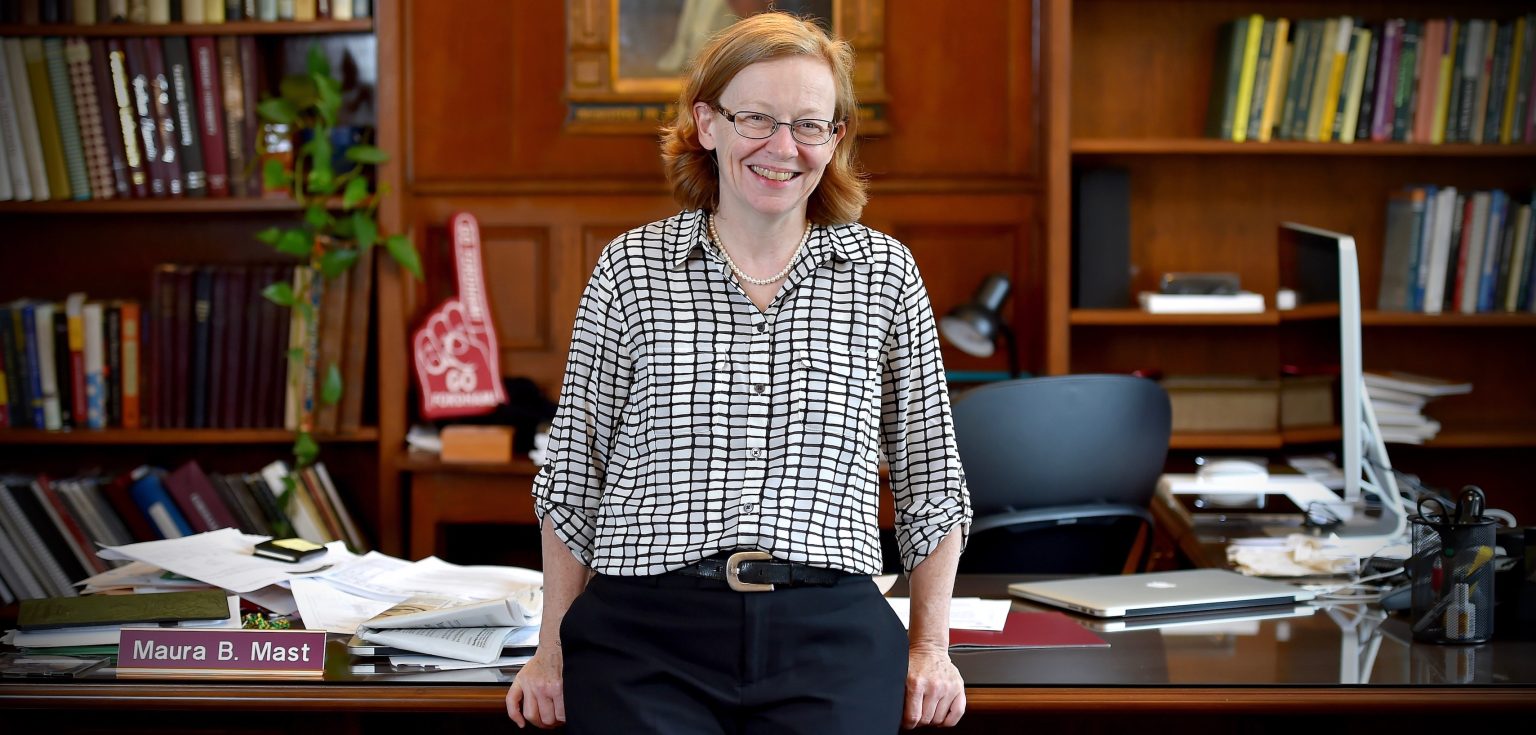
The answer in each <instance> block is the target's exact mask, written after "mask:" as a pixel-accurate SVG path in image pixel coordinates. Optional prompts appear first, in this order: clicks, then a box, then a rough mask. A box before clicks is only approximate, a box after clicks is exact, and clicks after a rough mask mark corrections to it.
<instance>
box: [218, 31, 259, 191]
mask: <svg viewBox="0 0 1536 735" xmlns="http://www.w3.org/2000/svg"><path fill="white" fill-rule="evenodd" d="M215 45H216V48H217V53H218V62H219V89H220V90H221V91H222V92H223V100H222V103H223V108H224V109H223V115H224V153H225V160H226V162H227V167H228V168H227V171H228V176H229V179H228V181H229V191H230V195H231V196H237V197H243V196H252V195H254V193H255V192H252V191H250V189H249V188H248V187H247V186H246V183H247V179H246V166H247V162H248V159H247V158H246V156H245V81H244V77H243V74H242V70H241V68H240V48H239V39H237V38H236V37H234V36H219V37H218V40H217V41H215Z"/></svg>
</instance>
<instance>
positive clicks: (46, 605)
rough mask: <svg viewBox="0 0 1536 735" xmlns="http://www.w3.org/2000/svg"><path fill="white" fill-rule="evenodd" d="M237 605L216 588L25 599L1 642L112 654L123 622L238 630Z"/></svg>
mask: <svg viewBox="0 0 1536 735" xmlns="http://www.w3.org/2000/svg"><path fill="white" fill-rule="evenodd" d="M239 606H240V600H239V597H237V596H235V595H231V594H228V593H226V592H225V591H224V590H220V589H201V590H185V591H172V592H160V593H157V594H119V595H90V596H87V597H49V598H43V599H36V600H26V601H23V602H22V603H21V606H20V609H19V612H18V615H17V620H16V630H13V631H9V632H8V633H7V634H6V642H7V643H8V644H10V645H13V646H16V647H17V648H19V649H21V650H22V651H31V652H38V651H48V652H50V653H53V654H56V655H77V656H95V655H111V654H113V653H116V652H117V643H118V634H119V633H121V632H122V629H123V627H124V626H130V625H133V626H143V625H153V626H159V627H162V628H167V627H187V628H238V627H240V615H239Z"/></svg>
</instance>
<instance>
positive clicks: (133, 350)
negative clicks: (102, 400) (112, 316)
mask: <svg viewBox="0 0 1536 735" xmlns="http://www.w3.org/2000/svg"><path fill="white" fill-rule="evenodd" d="M119 311H121V312H122V319H121V322H122V356H121V357H120V358H119V361H120V362H121V363H122V376H121V379H120V380H118V383H119V385H121V393H122V404H123V407H122V411H123V413H122V424H121V425H122V427H123V428H124V429H137V428H139V427H140V426H142V425H143V422H142V401H143V398H142V395H143V385H142V380H143V378H142V376H143V371H142V366H143V359H144V358H143V355H144V346H143V342H142V339H141V337H140V335H141V334H142V331H143V317H142V314H141V309H140V308H139V302H137V301H123V302H121V305H120V307H119Z"/></svg>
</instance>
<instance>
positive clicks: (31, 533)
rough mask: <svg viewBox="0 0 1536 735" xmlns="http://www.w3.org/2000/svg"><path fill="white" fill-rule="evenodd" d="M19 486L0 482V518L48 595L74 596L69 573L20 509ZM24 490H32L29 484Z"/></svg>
mask: <svg viewBox="0 0 1536 735" xmlns="http://www.w3.org/2000/svg"><path fill="white" fill-rule="evenodd" d="M22 489H23V488H19V487H15V486H13V485H12V484H10V483H8V482H0V522H6V523H7V528H6V530H7V531H9V532H10V535H11V537H12V538H14V539H15V540H16V541H15V543H16V546H17V547H18V548H19V549H20V550H21V552H22V555H23V556H24V557H25V561H26V563H27V566H28V567H29V568H30V569H31V571H32V573H33V575H34V576H36V578H37V580H38V582H39V583H40V584H41V585H42V587H43V589H44V591H45V592H46V593H47V595H48V596H49V597H74V596H75V591H74V586H73V585H72V584H71V580H70V578H69V575H68V574H66V573H65V572H64V569H63V567H62V566H61V565H60V562H59V560H58V559H55V558H54V557H53V554H51V553H50V552H49V550H48V547H47V545H46V543H45V542H44V539H43V536H42V535H41V532H40V531H39V529H37V528H36V527H34V526H33V525H32V521H31V519H30V518H29V517H28V516H27V514H26V513H25V512H24V511H23V510H22V507H21V503H20V500H19V499H18V498H19V494H18V491H19V490H22ZM26 490H27V492H29V493H30V492H31V491H30V488H26Z"/></svg>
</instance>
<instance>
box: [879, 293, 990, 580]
mask: <svg viewBox="0 0 1536 735" xmlns="http://www.w3.org/2000/svg"><path fill="white" fill-rule="evenodd" d="M883 383H884V385H883V389H882V397H881V404H882V405H881V421H882V427H881V428H882V439H883V442H884V444H885V456H886V463H887V464H888V466H889V469H890V483H891V492H892V494H893V495H894V499H895V506H896V545H897V548H898V549H899V550H900V552H901V562H902V566H903V567H904V568H905V569H906V570H907V571H908V572H910V571H912V569H913V568H915V567H916V566H917V565H918V564H919V563H921V562H922V561H923V560H924V559H926V558H928V555H929V554H931V553H933V550H934V548H935V547H937V546H938V545H939V542H940V541H943V540H944V538H945V537H946V536H948V535H949V533H950V531H952V530H953V529H954V528H955V527H956V526H959V527H960V528H961V534H962V539H961V542H962V544H963V543H964V541H965V539H964V535H965V534H967V533H968V532H969V529H970V521H971V504H970V494H969V493H968V492H967V491H966V487H965V474H964V472H963V471H962V470H961V467H960V455H959V452H957V451H956V449H955V430H954V423H953V421H952V420H951V418H950V412H949V389H948V385H947V384H946V382H945V379H944V360H943V357H942V356H941V354H940V352H939V336H938V330H937V329H936V327H935V324H934V320H933V307H932V306H931V305H930V304H929V302H928V291H927V289H925V288H924V287H923V282H922V279H921V278H920V277H919V276H918V273H917V269H916V266H915V265H909V267H908V269H907V272H906V274H905V282H904V283H903V287H902V301H901V304H900V305H899V312H898V313H897V314H896V315H895V320H894V323H893V324H892V329H891V332H890V336H889V337H888V339H887V341H886V345H885V368H884V375H883Z"/></svg>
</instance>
